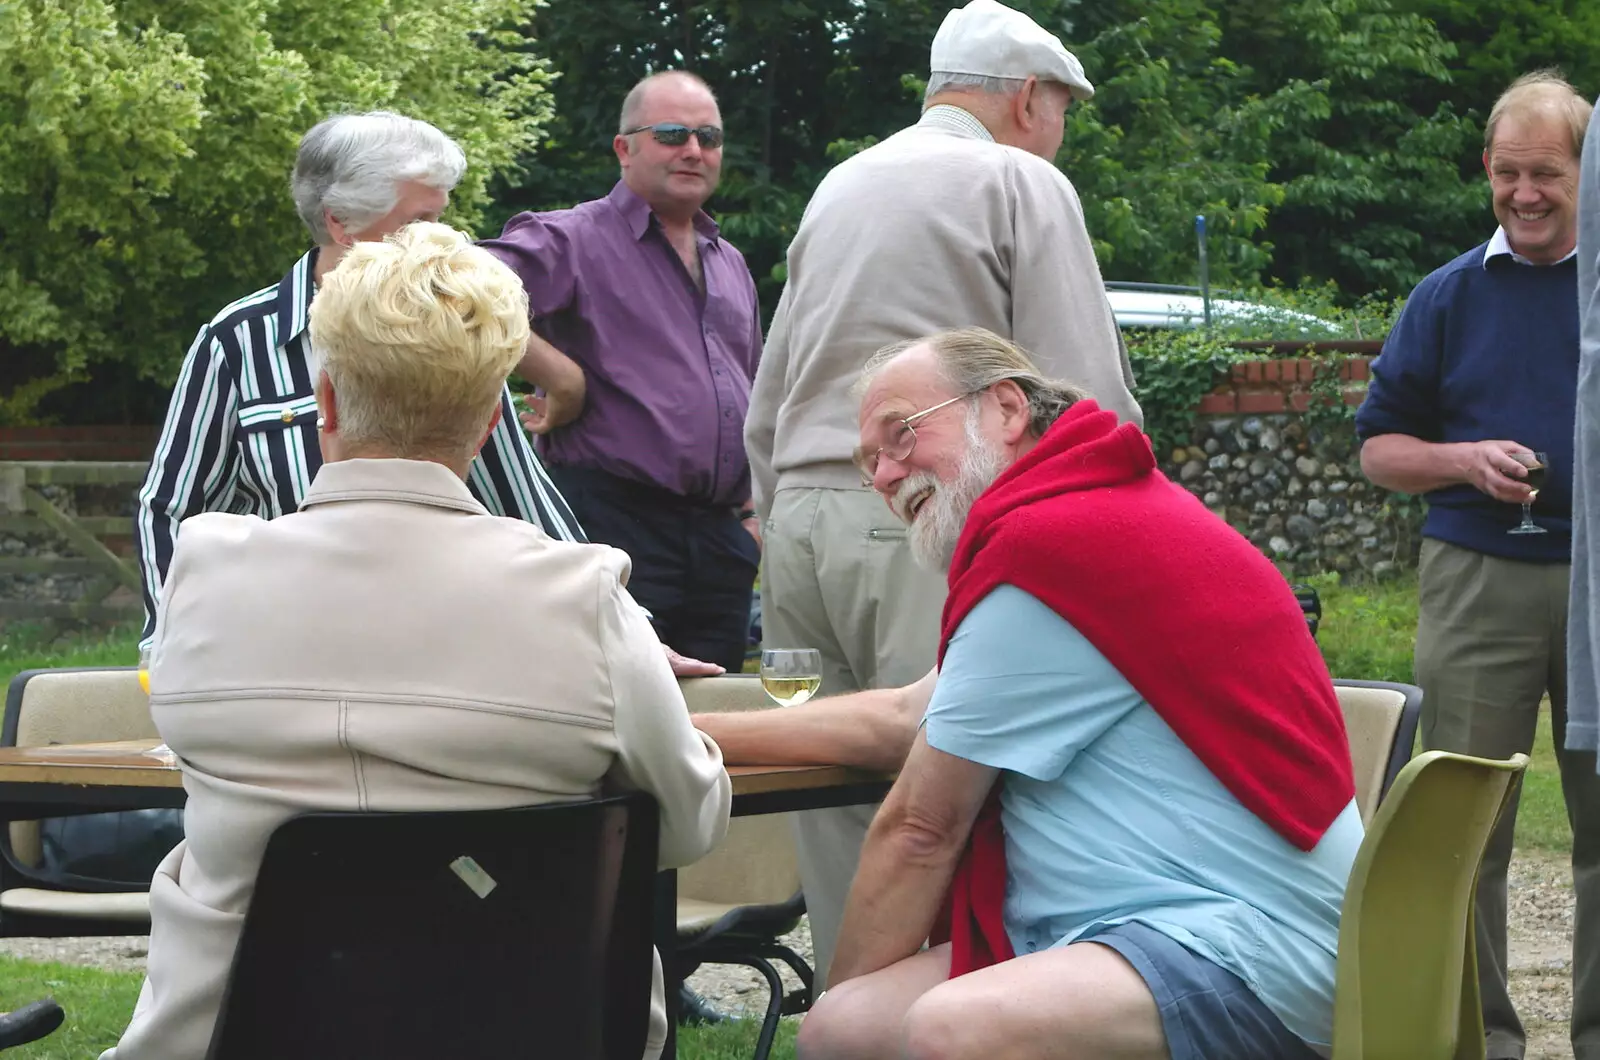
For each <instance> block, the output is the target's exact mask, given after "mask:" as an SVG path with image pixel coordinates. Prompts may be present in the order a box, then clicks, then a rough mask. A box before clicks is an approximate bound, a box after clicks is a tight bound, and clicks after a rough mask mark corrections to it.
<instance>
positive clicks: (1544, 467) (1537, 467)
mask: <svg viewBox="0 0 1600 1060" xmlns="http://www.w3.org/2000/svg"><path fill="white" fill-rule="evenodd" d="M1514 459H1516V460H1519V461H1521V463H1522V466H1523V467H1525V468H1527V469H1528V477H1527V478H1525V479H1523V482H1525V483H1526V484H1527V486H1528V488H1529V489H1531V490H1533V496H1531V497H1529V498H1528V499H1527V500H1525V501H1523V502H1522V522H1520V523H1518V524H1517V525H1516V526H1513V527H1512V528H1511V529H1510V530H1507V531H1506V533H1508V534H1548V533H1549V532H1550V531H1548V530H1546V529H1545V528H1544V527H1542V526H1540V525H1538V524H1537V523H1535V522H1534V521H1533V501H1534V498H1535V497H1538V496H1539V491H1540V490H1542V489H1544V479H1545V474H1546V473H1547V472H1548V471H1549V470H1550V454H1549V453H1518V454H1515V455H1514ZM1529 460H1532V461H1533V463H1531V464H1530V463H1529V462H1528V461H1529Z"/></svg>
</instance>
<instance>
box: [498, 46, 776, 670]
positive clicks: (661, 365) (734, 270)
mask: <svg viewBox="0 0 1600 1060" xmlns="http://www.w3.org/2000/svg"><path fill="white" fill-rule="evenodd" d="M619 129H620V131H619V132H618V133H617V136H616V139H615V140H614V141H613V142H612V146H613V148H614V149H615V151H616V153H617V161H618V162H619V163H620V164H621V166H622V179H621V180H620V181H618V183H617V185H616V187H614V188H612V189H611V194H609V195H607V196H606V197H605V198H603V199H594V200H592V201H590V202H585V203H580V204H579V205H577V206H575V207H573V208H572V209H570V210H556V211H553V212H550V213H522V214H518V215H517V216H515V217H513V218H511V220H510V221H508V222H507V223H506V227H505V231H503V232H502V233H501V234H500V238H499V239H492V240H489V241H487V242H485V243H484V244H483V246H484V247H485V248H486V249H488V250H489V251H490V252H491V253H493V254H495V255H497V256H498V257H499V258H500V259H501V260H502V261H504V262H505V263H506V264H507V265H509V266H511V268H512V269H514V270H516V272H517V275H518V276H520V277H521V278H522V283H523V286H524V287H526V288H527V292H528V307H529V310H530V312H531V313H532V316H533V325H534V329H535V334H534V336H533V338H532V339H530V340H529V343H528V352H527V355H526V356H525V357H524V358H523V361H522V363H521V365H519V367H518V372H519V373H520V374H521V375H522V376H523V378H525V379H527V380H528V381H530V382H532V383H534V384H535V385H537V386H538V387H539V388H540V390H541V391H542V395H541V396H539V397H536V398H532V399H530V401H529V407H530V410H531V411H530V412H529V414H528V415H526V416H525V417H524V423H525V424H526V425H527V426H528V428H529V429H530V430H532V431H533V432H534V433H535V434H537V435H539V436H540V437H539V451H540V453H541V455H543V457H544V459H545V462H546V463H547V465H548V466H549V471H550V475H551V477H552V478H553V479H555V481H556V484H557V485H558V486H559V487H560V488H561V492H562V494H563V495H565V497H566V499H567V502H568V504H570V505H571V507H572V509H573V512H574V513H575V514H576V515H577V517H578V521H579V522H580V523H582V525H583V528H584V530H585V532H587V534H588V535H589V538H590V540H593V541H601V542H604V543H606V544H608V545H614V546H616V547H617V548H620V549H622V550H623V551H625V552H627V553H628V554H629V555H630V556H631V557H632V559H633V575H632V577H631V579H630V580H629V582H628V588H629V590H630V591H631V592H632V593H633V595H634V597H635V598H636V599H638V601H639V602H640V603H641V604H643V605H644V606H645V607H646V608H648V609H649V611H650V613H651V615H652V616H653V619H654V621H655V624H656V630H657V632H658V633H659V634H660V635H661V639H662V640H663V641H665V642H666V643H667V644H668V645H669V646H671V647H672V648H674V649H676V650H677V651H679V652H681V653H683V654H684V655H688V656H692V657H694V658H698V659H705V660H707V661H709V662H714V663H720V664H721V665H723V666H725V667H727V668H728V669H729V670H733V671H737V670H738V669H739V668H740V667H741V665H742V663H743V660H744V649H745V644H746V641H747V636H748V628H749V617H750V591H751V588H752V586H753V584H754V582H755V576H756V568H757V565H758V563H759V561H760V544H759V536H758V532H757V529H756V522H755V519H754V514H753V512H752V511H751V510H750V469H749V464H748V463H747V461H746V459H745V452H744V434H743V432H744V419H745V411H746V409H747V408H748V407H749V403H750V383H751V380H752V379H753V378H754V376H755V371H756V361H757V360H758V359H759V357H760V355H761V316H760V311H759V309H758V308H757V305H756V289H755V283H754V281H753V280H751V278H750V270H749V268H748V267H746V265H745V262H744V257H743V256H742V255H741V254H740V253H739V252H738V251H737V250H735V249H734V247H733V246H732V245H731V244H729V243H728V242H727V241H726V240H724V239H722V238H721V236H720V235H719V234H718V230H717V225H716V222H714V221H712V220H711V218H710V217H709V216H707V215H706V213H705V211H704V210H703V209H702V207H703V206H704V204H705V201H706V200H707V199H708V198H710V197H711V193H712V192H713V191H715V190H716V187H717V178H718V175H719V174H720V172H721V169H722V115H721V112H720V111H719V110H718V108H717V101H716V98H715V97H714V96H713V95H712V94H711V90H710V89H709V88H708V87H706V84H705V82H704V81H702V80H700V78H698V77H695V76H694V75H693V74H689V73H684V72H681V71H670V72H667V73H661V74H656V75H654V76H652V77H648V78H646V79H645V80H643V81H641V82H639V84H637V85H635V86H634V88H633V90H632V91H630V92H629V93H628V96H627V98H626V99H625V100H624V102H623V105H622V122H621V125H620V127H619Z"/></svg>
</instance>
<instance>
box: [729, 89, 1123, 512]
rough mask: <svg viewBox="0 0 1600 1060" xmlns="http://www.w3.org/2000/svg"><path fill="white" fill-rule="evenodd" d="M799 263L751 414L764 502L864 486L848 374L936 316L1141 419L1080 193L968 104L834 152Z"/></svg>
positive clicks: (755, 486)
mask: <svg viewBox="0 0 1600 1060" xmlns="http://www.w3.org/2000/svg"><path fill="white" fill-rule="evenodd" d="M788 270H789V273H788V280H787V282H786V283H785V284H784V288H783V296H782V297H781V298H780V300H779V302H778V309H777V312H776V313H775V314H774V315H773V318H772V326H771V328H770V329H769V330H768V332H767V345H766V349H765V351H764V352H763V353H762V356H761V366H760V368H759V370H758V371H757V372H756V381H755V385H754V387H753V389H752V390H751V394H750V412H749V415H748V417H747V418H746V420H745V448H746V449H747V450H748V452H749V456H750V468H751V479H752V491H753V493H754V496H755V500H756V506H757V508H758V509H760V511H761V513H762V515H763V517H765V516H766V515H768V514H769V513H770V512H771V509H772V497H773V494H774V493H776V492H777V491H778V490H779V489H784V488H787V487H807V486H811V487H824V488H859V487H860V485H861V480H860V478H859V477H858V475H857V473H856V471H855V468H854V466H853V465H852V464H851V462H850V458H851V455H852V453H853V452H854V451H855V447H856V444H857V442H858V440H859V431H858V429H857V424H856V412H857V402H856V401H855V400H854V399H852V398H851V396H850V393H849V389H850V386H851V384H852V383H854V382H855V380H856V378H857V377H858V376H859V375H860V373H861V366H862V365H863V364H865V363H866V361H867V358H869V357H871V356H872V354H873V353H874V352H875V351H877V350H878V349H879V348H880V347H882V346H886V345H888V344H889V343H892V342H900V341H904V340H906V339H914V338H920V337H921V336H923V335H927V334H929V333H931V332H934V331H940V330H943V329H946V328H957V327H972V326H978V327H985V328H988V329H989V330H990V331H993V332H995V333H997V334H999V335H1003V336H1005V337H1006V338H1009V339H1011V340H1013V341H1015V342H1017V343H1019V344H1021V345H1022V346H1023V347H1025V348H1027V349H1028V350H1030V351H1032V353H1033V354H1034V356H1035V357H1036V358H1037V359H1038V362H1039V366H1040V368H1042V369H1043V370H1044V373H1045V375H1047V376H1049V377H1052V378H1057V379H1065V380H1068V381H1070V382H1073V383H1077V384H1079V385H1080V386H1083V387H1085V388H1087V389H1088V391H1089V392H1090V393H1091V394H1092V395H1093V396H1094V397H1095V398H1096V400H1098V401H1099V403H1100V404H1101V406H1102V407H1104V408H1108V409H1111V410H1112V411H1114V412H1116V413H1117V414H1118V415H1119V416H1121V417H1122V418H1123V419H1127V420H1131V421H1133V422H1134V423H1142V422H1143V417H1142V415H1141V413H1140V411H1139V405H1138V403H1137V402H1135V401H1134V399H1133V395H1132V393H1131V392H1130V390H1131V387H1132V386H1133V373H1132V371H1131V370H1130V368H1129V367H1128V363H1127V359H1126V354H1125V352H1124V351H1123V350H1122V345H1121V342H1120V340H1119V337H1118V334H1117V329H1116V323H1115V321H1114V320H1113V319H1112V316H1111V308H1110V306H1109V305H1108V304H1107V302H1106V295H1105V286H1104V284H1103V283H1102V282H1101V279H1100V268H1099V265H1098V264H1097V263H1096V262H1095V257H1094V248H1093V247H1092V246H1091V245H1090V242H1089V233H1088V231H1087V229H1086V228H1085V227H1084V222H1083V208H1082V206H1081V205H1080V204H1079V202H1078V195H1077V192H1076V191H1074V190H1073V187H1072V184H1071V183H1070V182H1069V181H1068V180H1067V178H1066V177H1064V176H1062V174H1061V171H1060V170H1058V169H1056V167H1055V166H1053V165H1051V164H1050V163H1049V162H1046V161H1045V160H1044V159H1042V158H1036V157H1035V156H1033V155H1030V154H1028V153H1027V152H1026V151H1021V150H1018V149H1017V148H1014V147H1006V146H1003V145H1001V144H997V143H995V142H993V140H992V139H990V138H988V133H987V132H986V131H985V130H984V129H983V126H982V125H981V124H979V123H978V121H977V119H975V118H973V117H972V116H971V115H970V114H968V113H967V112H965V111H963V110H960V109H958V108H956V107H949V106H939V107H934V108H931V109H930V110H929V111H928V113H927V114H926V115H924V116H923V119H922V121H921V122H919V123H918V124H917V125H914V126H912V127H911V128H909V129H902V130H901V131H900V132H898V133H896V134H895V135H893V136H891V137H889V138H888V139H887V140H885V141H883V142H882V143H880V144H876V145H874V146H872V147H869V148H867V149H866V150H865V151H863V152H861V153H860V154H858V155H856V156H854V157H853V158H850V159H847V160H846V161H844V162H842V163H840V164H839V165H838V166H837V167H835V168H834V169H833V171H832V172H830V173H829V174H828V175H827V177H826V178H824V179H823V181H822V183H821V185H819V186H818V188H817V190H816V193H815V194H814V195H813V196H812V197H811V202H810V203H809V204H807V206H806V210H805V215H804V217H803V218H802V219H801V222H800V228H799V231H798V232H797V233H796V234H795V237H794V241H793V243H791V244H790V246H789V254H788Z"/></svg>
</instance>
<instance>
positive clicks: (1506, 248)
mask: <svg viewBox="0 0 1600 1060" xmlns="http://www.w3.org/2000/svg"><path fill="white" fill-rule="evenodd" d="M1502 254H1510V255H1511V260H1512V261H1514V262H1516V263H1517V264H1518V265H1533V266H1535V267H1537V266H1538V264H1539V263H1538V262H1537V261H1530V260H1528V259H1527V258H1525V257H1523V256H1522V255H1521V254H1518V253H1517V252H1516V251H1515V250H1512V249H1511V240H1510V239H1509V238H1507V236H1506V226H1505V225H1500V226H1499V227H1498V228H1496V229H1495V230H1494V235H1492V236H1490V237H1489V245H1488V246H1487V247H1485V248H1484V250H1483V267H1484V268H1486V269H1487V268H1488V267H1489V259H1490V258H1497V257H1499V256H1500V255H1502ZM1577 256H1578V248H1577V246H1573V248H1572V249H1571V250H1569V251H1567V252H1566V253H1565V254H1563V255H1562V256H1561V257H1560V259H1558V260H1556V261H1552V262H1550V264H1551V265H1560V264H1561V262H1563V261H1566V260H1567V259H1568V258H1575V257H1577Z"/></svg>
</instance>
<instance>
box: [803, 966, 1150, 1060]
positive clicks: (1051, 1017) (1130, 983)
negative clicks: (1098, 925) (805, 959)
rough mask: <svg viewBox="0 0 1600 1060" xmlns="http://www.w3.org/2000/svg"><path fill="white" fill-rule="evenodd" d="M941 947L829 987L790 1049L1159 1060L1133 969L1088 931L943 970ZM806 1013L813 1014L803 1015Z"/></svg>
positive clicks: (912, 1056) (918, 1056)
mask: <svg viewBox="0 0 1600 1060" xmlns="http://www.w3.org/2000/svg"><path fill="white" fill-rule="evenodd" d="M948 968H949V948H948V947H947V946H941V947H939V948H938V949H935V950H930V951H928V952H926V953H920V954H917V955H916V956H914V957H911V958H908V959H907V960H904V961H901V962H900V963H898V964H895V965H892V966H891V967H888V968H885V969H884V970H883V971H881V972H874V973H873V974H871V975H865V976H861V977H860V978H858V979H852V980H850V981H849V982H847V983H841V984H840V985H839V986H838V987H836V988H834V989H831V990H829V991H828V995H827V996H826V997H825V998H823V999H822V1001H820V1002H818V1004H817V1007H816V1008H815V1009H813V1010H812V1013H811V1014H810V1015H808V1016H807V1017H806V1019H805V1022H804V1023H802V1024H801V1027H800V1040H799V1050H798V1054H799V1058H800V1060H890V1058H901V1060H1166V1058H1167V1055H1168V1054H1167V1043H1166V1035H1165V1034H1164V1033H1163V1031H1162V1028H1161V1015H1160V1012H1159V1011H1158V1010H1157V1008H1156V1002H1155V998H1153V997H1152V996H1151V995H1150V990H1149V988H1148V987H1146V986H1145V982H1144V979H1143V977H1142V976H1140V975H1139V973H1138V972H1137V971H1135V970H1134V968H1133V966H1132V965H1130V964H1129V963H1128V962H1127V961H1125V960H1123V958H1122V956H1121V955H1120V954H1118V953H1117V952H1116V951H1115V950H1113V949H1110V948H1109V947H1106V946H1101V945H1099V944H1097V943H1093V942H1082V943H1074V944H1073V945H1070V946H1064V947H1061V948H1059V949H1053V950H1046V951H1044V952H1043V953H1032V954H1028V955H1026V956H1022V957H1018V958H1016V959H1014V960H1010V961H1006V962H1005V963H1003V964H997V965H994V966H992V967H989V968H985V969H983V970H981V971H977V972H973V973H971V974H970V975H964V976H961V977H959V978H957V979H946V978H945V977H944V976H945V975H946V974H947V973H948ZM813 1021H815V1022H813Z"/></svg>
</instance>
